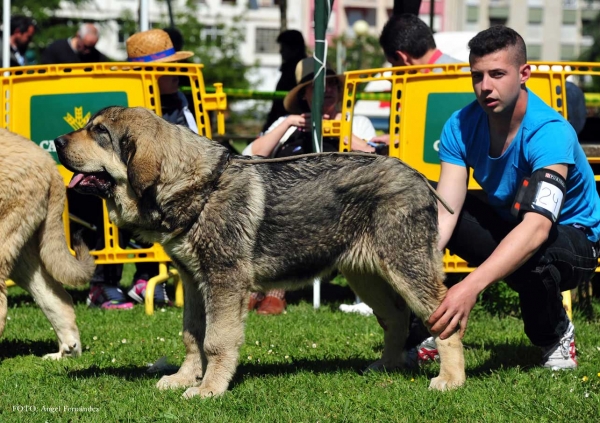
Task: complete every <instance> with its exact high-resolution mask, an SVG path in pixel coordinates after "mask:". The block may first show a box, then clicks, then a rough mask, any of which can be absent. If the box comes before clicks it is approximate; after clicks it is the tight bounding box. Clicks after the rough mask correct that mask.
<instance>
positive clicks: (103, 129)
mask: <svg viewBox="0 0 600 423" xmlns="http://www.w3.org/2000/svg"><path fill="white" fill-rule="evenodd" d="M96 131H98V132H100V133H101V134H108V129H106V126H104V125H102V124H101V123H99V124H98V125H96Z"/></svg>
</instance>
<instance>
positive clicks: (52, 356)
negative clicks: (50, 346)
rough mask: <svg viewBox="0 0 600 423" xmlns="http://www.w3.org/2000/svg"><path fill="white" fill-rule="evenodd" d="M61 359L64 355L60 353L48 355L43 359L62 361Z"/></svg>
mask: <svg viewBox="0 0 600 423" xmlns="http://www.w3.org/2000/svg"><path fill="white" fill-rule="evenodd" d="M61 358H63V355H62V353H61V352H60V351H59V352H57V353H52V354H46V355H45V356H43V357H42V359H44V360H60V359H61Z"/></svg>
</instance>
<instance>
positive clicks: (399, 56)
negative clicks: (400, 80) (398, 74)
mask: <svg viewBox="0 0 600 423" xmlns="http://www.w3.org/2000/svg"><path fill="white" fill-rule="evenodd" d="M409 60H410V56H409V55H408V54H406V53H405V52H403V51H401V50H396V51H395V52H394V57H393V61H392V62H390V63H391V64H392V66H407V65H410V63H409Z"/></svg>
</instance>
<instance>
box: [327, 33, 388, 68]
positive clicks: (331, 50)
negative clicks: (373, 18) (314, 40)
mask: <svg viewBox="0 0 600 423" xmlns="http://www.w3.org/2000/svg"><path fill="white" fill-rule="evenodd" d="M340 47H341V48H342V57H343V59H342V67H343V70H344V71H351V70H359V69H374V68H380V67H382V66H383V64H384V63H385V57H384V55H383V51H382V50H381V47H380V46H379V39H378V38H377V37H375V36H373V35H370V34H369V35H361V36H358V37H356V38H353V37H348V36H346V35H342V36H340V37H336V38H334V39H333V40H332V41H331V42H330V43H329V47H328V48H327V61H328V62H329V63H331V65H334V64H335V63H336V60H337V54H338V50H339V48H340ZM336 71H338V72H339V71H340V69H336Z"/></svg>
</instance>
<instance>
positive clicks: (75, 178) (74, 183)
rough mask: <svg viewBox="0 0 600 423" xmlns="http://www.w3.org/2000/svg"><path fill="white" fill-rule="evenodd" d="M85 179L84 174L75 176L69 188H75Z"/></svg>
mask: <svg viewBox="0 0 600 423" xmlns="http://www.w3.org/2000/svg"><path fill="white" fill-rule="evenodd" d="M83 177H84V174H83V173H76V174H74V175H73V177H72V178H71V182H69V188H73V187H74V186H76V185H77V184H78V183H79V182H81V180H82V179H83Z"/></svg>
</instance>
